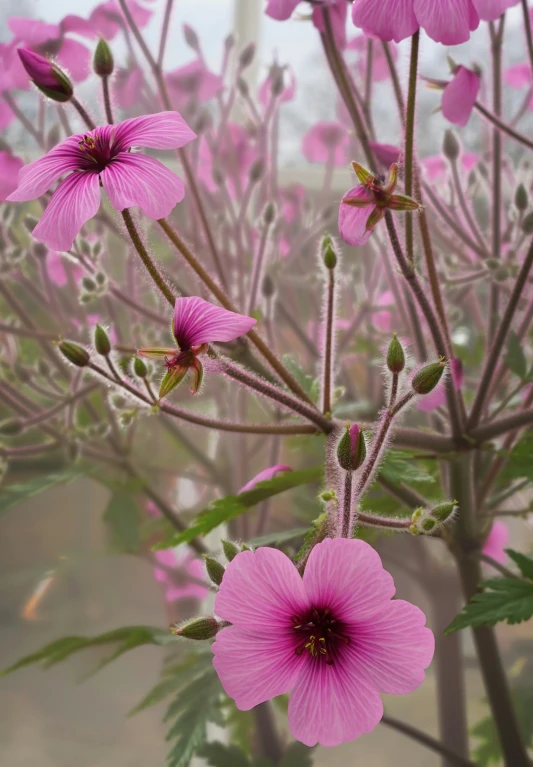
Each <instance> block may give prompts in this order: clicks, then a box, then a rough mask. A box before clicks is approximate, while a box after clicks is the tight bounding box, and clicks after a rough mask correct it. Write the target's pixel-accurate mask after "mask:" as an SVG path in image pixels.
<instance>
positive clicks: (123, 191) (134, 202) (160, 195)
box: [100, 152, 185, 221]
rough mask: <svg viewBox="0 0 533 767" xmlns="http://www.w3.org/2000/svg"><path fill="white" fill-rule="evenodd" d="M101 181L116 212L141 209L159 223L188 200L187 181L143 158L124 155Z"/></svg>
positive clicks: (137, 155) (162, 166)
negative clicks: (182, 202) (184, 181)
mask: <svg viewBox="0 0 533 767" xmlns="http://www.w3.org/2000/svg"><path fill="white" fill-rule="evenodd" d="M100 178H101V179H102V184H103V187H104V189H105V190H106V192H107V196H108V197H109V201H110V203H111V205H112V206H113V207H114V208H115V209H116V210H124V208H132V207H138V208H140V209H141V210H142V211H143V213H145V214H146V215H147V216H148V218H152V219H154V220H155V221H157V219H159V218H165V216H168V215H169V213H170V212H171V211H172V209H173V208H174V207H175V206H176V204H177V203H178V202H181V201H182V200H183V198H184V196H185V187H184V185H183V181H182V180H181V179H180V178H178V176H176V175H175V174H174V173H172V171H171V170H169V169H168V168H167V167H166V165H163V163H161V162H159V160H156V159H155V158H153V157H148V156H147V155H143V154H133V153H128V152H122V153H121V154H120V155H119V156H118V157H117V158H116V159H115V161H114V162H111V163H110V164H109V165H108V166H107V167H106V168H104V170H103V171H102V173H101V174H100Z"/></svg>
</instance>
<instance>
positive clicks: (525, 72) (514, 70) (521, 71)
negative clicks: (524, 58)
mask: <svg viewBox="0 0 533 767" xmlns="http://www.w3.org/2000/svg"><path fill="white" fill-rule="evenodd" d="M503 77H504V80H505V82H507V83H509V85H510V86H511V87H512V88H525V87H528V88H529V87H531V66H530V64H529V63H528V64H515V65H514V66H512V67H509V68H508V69H506V70H505V72H504V75H503Z"/></svg>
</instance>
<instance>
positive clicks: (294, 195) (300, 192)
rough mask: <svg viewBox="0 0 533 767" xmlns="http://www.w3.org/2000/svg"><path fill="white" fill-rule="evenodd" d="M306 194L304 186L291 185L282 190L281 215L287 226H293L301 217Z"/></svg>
mask: <svg viewBox="0 0 533 767" xmlns="http://www.w3.org/2000/svg"><path fill="white" fill-rule="evenodd" d="M305 194H306V190H305V187H304V186H303V184H291V186H285V187H283V188H282V189H280V195H281V215H282V216H283V218H284V219H285V221H286V223H287V224H292V222H293V221H295V220H296V219H297V218H298V217H299V216H300V214H301V212H302V205H303V201H304V199H305Z"/></svg>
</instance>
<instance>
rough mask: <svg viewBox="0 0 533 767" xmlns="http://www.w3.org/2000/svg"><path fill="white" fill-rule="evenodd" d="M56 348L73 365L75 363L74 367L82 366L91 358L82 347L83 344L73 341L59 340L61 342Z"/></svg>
mask: <svg viewBox="0 0 533 767" xmlns="http://www.w3.org/2000/svg"><path fill="white" fill-rule="evenodd" d="M58 349H59V351H60V352H61V353H62V354H63V356H64V357H66V358H67V359H68V361H69V362H72V364H73V365H76V367H79V368H84V367H86V366H87V365H88V364H89V362H90V359H91V358H90V356H89V353H88V352H87V350H86V349H84V348H83V346H79V344H75V343H74V341H61V343H60V344H58Z"/></svg>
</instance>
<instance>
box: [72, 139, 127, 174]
mask: <svg viewBox="0 0 533 767" xmlns="http://www.w3.org/2000/svg"><path fill="white" fill-rule="evenodd" d="M78 146H79V148H80V149H81V151H82V152H83V154H84V160H83V167H82V170H92V171H96V172H98V173H99V172H100V171H102V170H104V168H105V167H106V166H107V165H109V163H110V162H111V160H112V159H113V158H114V157H116V155H117V154H118V150H113V147H112V142H109V141H105V140H104V139H102V137H101V136H100V135H99V134H98V133H96V132H95V133H94V134H93V135H90V134H86V135H85V136H84V137H83V138H82V140H81V141H78Z"/></svg>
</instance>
